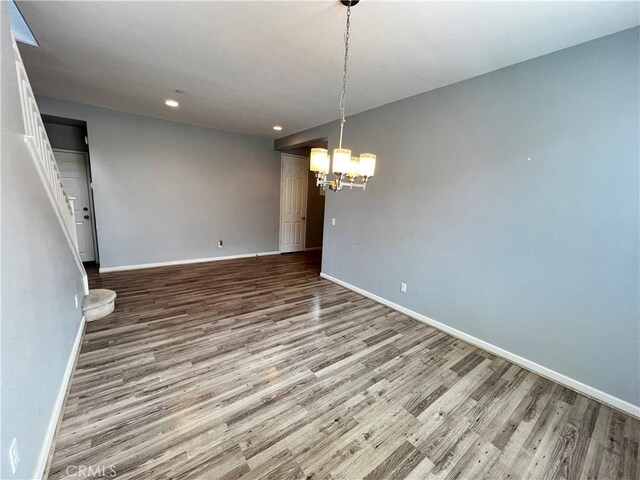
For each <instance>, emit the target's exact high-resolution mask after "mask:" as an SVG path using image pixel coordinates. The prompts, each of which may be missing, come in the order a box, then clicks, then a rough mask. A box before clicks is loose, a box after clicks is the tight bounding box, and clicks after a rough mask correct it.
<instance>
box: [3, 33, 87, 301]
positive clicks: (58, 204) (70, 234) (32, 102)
mask: <svg viewBox="0 0 640 480" xmlns="http://www.w3.org/2000/svg"><path fill="white" fill-rule="evenodd" d="M13 49H14V51H15V58H16V70H17V72H18V87H19V89H20V103H21V105H22V117H23V120H24V132H25V135H24V140H25V142H26V144H27V146H28V148H29V151H30V152H31V156H32V158H33V160H34V161H35V163H36V167H37V170H38V173H39V174H40V178H41V180H42V182H43V184H44V187H45V189H46V190H47V193H48V194H49V199H50V200H51V202H52V203H53V205H54V210H55V211H56V215H57V216H58V220H59V221H60V223H61V225H62V228H63V230H64V232H65V236H66V237H67V241H68V243H69V246H70V247H71V249H72V250H73V254H74V257H75V260H76V263H77V264H78V267H79V268H80V271H81V272H82V274H83V275H84V278H85V291H86V293H88V292H89V289H88V286H87V282H86V278H87V276H86V275H87V274H86V272H85V269H84V266H83V265H82V259H81V258H80V252H79V251H78V233H77V230H76V219H75V209H74V205H73V201H74V200H75V198H74V197H70V196H69V195H67V194H66V193H65V191H64V185H63V183H62V176H61V175H60V170H59V169H58V164H57V163H56V157H55V156H54V154H53V150H52V148H51V144H50V143H49V137H48V136H47V132H46V130H45V128H44V123H43V122H42V117H41V116H40V110H39V109H38V104H37V103H36V97H35V95H34V94H33V90H32V89H31V83H30V82H29V77H27V72H26V70H25V68H24V64H23V63H22V57H21V56H20V51H19V50H18V46H17V45H16V43H15V41H14V43H13Z"/></svg>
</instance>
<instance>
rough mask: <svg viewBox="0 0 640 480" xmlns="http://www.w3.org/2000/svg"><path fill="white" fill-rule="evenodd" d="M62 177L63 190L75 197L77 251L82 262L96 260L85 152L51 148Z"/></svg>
mask: <svg viewBox="0 0 640 480" xmlns="http://www.w3.org/2000/svg"><path fill="white" fill-rule="evenodd" d="M53 154H54V155H55V157H56V162H57V163H58V169H59V170H60V175H61V177H62V186H63V188H64V191H65V192H66V193H67V194H68V195H71V196H72V197H75V202H74V207H75V218H76V235H77V237H78V252H79V253H80V258H81V259H82V261H83V262H95V261H96V248H95V238H94V233H93V232H94V230H95V229H94V224H93V208H91V195H90V193H89V192H90V191H91V185H90V182H89V175H88V170H89V168H88V167H89V166H88V162H87V154H86V153H84V152H74V151H70V150H56V149H53Z"/></svg>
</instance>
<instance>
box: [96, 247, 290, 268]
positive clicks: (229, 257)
mask: <svg viewBox="0 0 640 480" xmlns="http://www.w3.org/2000/svg"><path fill="white" fill-rule="evenodd" d="M267 255H280V252H277V251H275V252H258V253H243V254H241V255H227V256H225V257H209V258H194V259H191V260H173V261H170V262H158V263H140V264H137V265H122V266H119V267H105V268H102V267H100V270H99V271H100V273H108V272H122V271H125V270H139V269H141V268H156V267H168V266H171V265H187V264H190V263H204V262H218V261H220V260H235V259H237V258H251V257H264V256H267Z"/></svg>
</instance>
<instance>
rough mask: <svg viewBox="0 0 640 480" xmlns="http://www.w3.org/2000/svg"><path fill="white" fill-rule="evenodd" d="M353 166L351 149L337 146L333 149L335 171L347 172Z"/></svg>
mask: <svg viewBox="0 0 640 480" xmlns="http://www.w3.org/2000/svg"><path fill="white" fill-rule="evenodd" d="M350 166H351V150H349V149H348V148H336V149H335V150H334V151H333V173H347V172H348V171H349V167H350Z"/></svg>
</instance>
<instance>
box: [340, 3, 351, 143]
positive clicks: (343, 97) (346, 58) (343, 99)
mask: <svg viewBox="0 0 640 480" xmlns="http://www.w3.org/2000/svg"><path fill="white" fill-rule="evenodd" d="M350 27H351V2H349V5H348V6H347V27H346V30H345V32H344V70H343V73H342V95H341V96H340V144H339V148H342V132H343V130H344V124H345V123H346V122H347V120H346V117H345V107H346V96H347V63H348V61H349V29H350Z"/></svg>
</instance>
